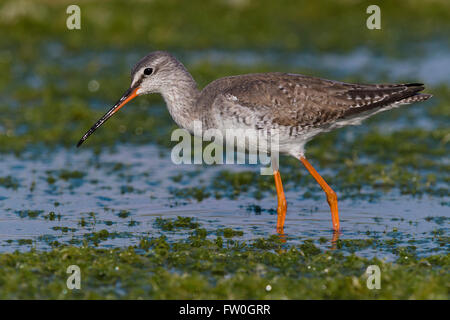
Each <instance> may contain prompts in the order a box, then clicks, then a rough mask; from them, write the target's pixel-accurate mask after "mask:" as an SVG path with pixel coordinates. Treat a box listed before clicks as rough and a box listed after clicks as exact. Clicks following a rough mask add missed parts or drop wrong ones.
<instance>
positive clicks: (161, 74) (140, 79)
mask: <svg viewBox="0 0 450 320" xmlns="http://www.w3.org/2000/svg"><path fill="white" fill-rule="evenodd" d="M180 68H181V69H183V70H184V67H183V65H182V64H181V63H180V62H179V61H178V60H177V59H176V58H175V57H174V56H172V55H171V54H170V53H168V52H165V51H155V52H152V53H150V54H148V55H146V56H145V57H144V58H142V59H141V60H140V61H139V62H138V63H137V64H136V65H135V66H134V67H133V69H132V71H131V86H130V88H129V89H128V90H127V91H126V92H125V93H124V94H123V95H122V97H121V98H120V99H119V100H118V101H117V102H116V104H114V106H113V107H112V108H111V109H110V110H109V111H108V112H107V113H106V114H105V115H104V116H103V117H101V118H100V119H99V120H98V121H97V122H96V123H95V124H94V125H93V126H92V127H91V128H90V129H89V130H88V131H87V132H86V133H85V134H84V136H83V137H82V138H81V139H80V141H79V142H78V144H77V147H79V146H80V145H81V144H82V143H83V142H84V141H85V140H86V139H87V138H88V137H89V136H90V135H91V134H92V133H94V131H95V130H97V129H98V128H99V127H100V126H101V125H102V124H103V123H105V122H106V121H107V120H108V119H109V118H111V117H112V116H113V115H114V114H115V113H116V112H117V111H119V109H120V108H122V107H123V106H124V105H126V104H127V103H128V102H130V101H131V100H132V99H134V98H135V97H137V96H139V95H143V94H150V93H161V91H162V90H163V89H164V88H169V87H170V86H171V84H172V83H175V82H177V81H178V80H179V79H177V72H174V71H175V70H177V69H180Z"/></svg>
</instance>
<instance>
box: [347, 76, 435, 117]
mask: <svg viewBox="0 0 450 320" xmlns="http://www.w3.org/2000/svg"><path fill="white" fill-rule="evenodd" d="M424 89H425V86H424V84H423V83H405V84H391V85H388V84H379V85H373V86H366V87H361V88H357V89H353V90H352V89H351V90H349V91H348V92H347V93H346V94H347V96H348V97H350V98H353V100H354V101H355V104H354V105H352V106H351V107H350V108H348V109H347V110H346V112H345V113H344V115H343V116H344V118H345V117H349V116H354V115H356V114H359V113H366V112H368V111H372V110H373V111H374V112H376V111H377V110H378V109H381V108H384V107H387V106H391V105H392V106H393V107H395V106H396V105H399V104H409V103H413V102H419V101H425V100H427V99H429V98H431V97H432V95H431V94H425V93H420V92H421V91H422V90H424ZM361 97H362V98H361ZM358 98H359V99H358Z"/></svg>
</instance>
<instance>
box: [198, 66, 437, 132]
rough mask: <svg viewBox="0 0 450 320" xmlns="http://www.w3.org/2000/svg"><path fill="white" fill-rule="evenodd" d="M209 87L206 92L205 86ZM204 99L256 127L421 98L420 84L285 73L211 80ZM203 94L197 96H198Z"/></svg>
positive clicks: (309, 123)
mask: <svg viewBox="0 0 450 320" xmlns="http://www.w3.org/2000/svg"><path fill="white" fill-rule="evenodd" d="M210 86H211V88H208V87H210ZM208 87H206V88H205V89H204V90H203V91H204V96H205V97H208V96H209V99H210V100H213V101H212V105H215V106H216V108H218V109H219V110H218V111H219V112H220V113H222V116H223V113H226V116H234V117H236V118H237V119H238V121H243V122H245V123H246V124H249V125H254V126H256V127H264V126H266V127H267V126H268V124H269V123H268V122H270V124H271V125H278V126H287V127H299V128H304V127H321V126H324V125H328V124H330V123H334V122H336V121H338V120H341V119H347V118H351V117H354V116H358V115H359V114H363V113H366V114H367V113H371V112H376V111H377V110H379V109H381V108H383V107H386V106H390V105H393V104H398V103H412V102H416V101H422V100H426V99H428V98H429V97H431V96H430V95H426V94H419V92H420V91H422V90H423V89H424V86H423V85H422V84H419V83H409V84H351V83H345V82H339V81H332V80H326V79H320V78H315V77H308V76H303V75H298V74H288V73H265V74H249V75H242V76H235V77H227V78H222V79H219V80H216V81H215V82H213V83H211V84H210V85H209V86H208ZM202 93H203V92H202Z"/></svg>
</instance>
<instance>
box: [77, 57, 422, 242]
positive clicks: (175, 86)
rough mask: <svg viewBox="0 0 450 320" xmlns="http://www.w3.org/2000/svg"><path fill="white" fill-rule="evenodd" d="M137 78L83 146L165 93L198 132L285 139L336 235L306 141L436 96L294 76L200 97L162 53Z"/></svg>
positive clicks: (180, 120) (230, 86) (403, 87)
mask: <svg viewBox="0 0 450 320" xmlns="http://www.w3.org/2000/svg"><path fill="white" fill-rule="evenodd" d="M131 78H132V81H131V86H130V88H129V89H128V90H127V91H126V92H125V94H124V95H123V96H122V97H121V98H120V100H119V101H118V102H117V103H116V104H115V105H114V106H113V107H112V108H111V110H109V111H108V112H107V113H106V114H105V115H104V116H103V117H102V118H101V119H100V120H99V121H98V122H97V123H96V124H95V125H94V126H93V127H92V128H91V129H89V131H88V132H86V134H85V135H84V136H83V137H82V138H81V140H80V141H79V142H78V145H77V146H80V145H81V144H82V143H83V141H84V140H86V139H87V138H88V137H89V136H90V135H91V134H92V133H93V132H94V131H95V130H96V129H97V128H98V127H100V126H101V125H102V124H103V123H104V122H105V121H106V120H108V119H109V118H110V117H111V116H112V115H113V114H114V113H115V112H117V111H118V110H119V109H120V108H122V107H123V106H124V105H125V104H126V103H127V102H129V101H130V100H131V99H133V98H135V97H136V96H138V95H143V94H149V93H160V94H161V95H162V96H163V98H164V100H165V101H166V104H167V108H168V109H169V112H170V114H171V116H172V118H173V120H174V121H175V122H176V123H177V124H178V125H179V126H180V127H182V128H185V129H187V130H189V131H190V132H191V133H192V132H193V131H194V130H193V123H194V121H195V120H198V121H201V123H202V128H203V130H205V129H210V128H215V129H218V130H220V131H224V130H226V129H230V130H237V129H247V128H248V129H255V130H256V131H257V132H262V131H265V132H267V131H268V130H270V129H274V130H277V132H278V133H279V152H280V153H284V154H289V155H292V156H294V157H296V158H297V159H299V160H300V161H301V162H302V163H303V165H304V166H305V167H306V169H307V170H308V171H309V172H310V173H311V174H312V176H313V177H314V178H315V179H316V181H317V182H318V183H319V184H320V186H321V187H322V189H323V190H324V191H325V193H326V196H327V200H328V204H329V205H330V209H331V217H332V224H333V229H334V230H339V217H338V205H337V196H336V193H335V192H334V191H333V190H332V189H331V188H330V187H329V186H328V184H327V183H326V182H325V180H324V179H323V178H322V177H321V176H320V175H319V174H318V173H317V171H316V170H315V169H314V168H313V167H312V166H311V164H310V163H309V162H308V161H307V160H306V158H305V155H304V146H305V144H306V142H308V141H309V140H310V139H312V138H313V137H314V136H316V135H317V134H319V133H321V132H326V131H329V130H332V129H335V128H339V127H342V126H346V125H349V124H358V123H359V122H360V121H361V120H363V119H365V118H367V117H369V116H372V115H374V114H376V113H378V112H381V111H384V110H388V109H392V108H394V107H397V106H398V105H401V104H408V103H412V102H417V101H424V100H426V99H428V98H430V97H431V95H429V94H421V93H420V91H422V90H423V89H424V86H423V85H422V84H420V83H407V84H350V83H344V82H339V81H332V80H325V79H319V78H313V77H308V76H303V75H299V74H289V73H262V74H246V75H239V76H232V77H225V78H221V79H218V80H216V81H213V82H212V83H210V84H209V85H208V86H206V87H205V88H204V89H203V90H202V91H199V90H198V89H197V84H196V82H195V80H194V79H193V78H192V76H191V75H190V74H189V72H188V71H187V70H186V68H185V67H184V66H183V65H182V64H181V63H180V62H179V61H178V60H177V59H176V58H175V57H173V56H172V55H171V54H169V53H167V52H162V51H156V52H152V53H150V54H149V55H147V56H145V57H144V58H143V59H141V60H140V61H139V62H138V63H137V64H136V65H135V66H134V68H133V70H132V72H131ZM272 164H273V166H272V167H273V169H274V177H275V186H276V190H277V195H278V208H277V212H278V220H277V230H278V232H279V233H282V232H283V226H284V219H285V215H286V208H287V205H286V199H285V196H284V191H283V186H282V183H281V177H280V173H279V170H278V162H277V161H273V163H272Z"/></svg>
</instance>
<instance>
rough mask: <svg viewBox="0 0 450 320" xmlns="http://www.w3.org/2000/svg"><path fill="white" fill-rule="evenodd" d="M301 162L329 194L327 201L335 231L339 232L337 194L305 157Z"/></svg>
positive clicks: (301, 158)
mask: <svg viewBox="0 0 450 320" xmlns="http://www.w3.org/2000/svg"><path fill="white" fill-rule="evenodd" d="M300 161H301V162H302V163H303V165H304V166H305V167H306V169H308V171H309V173H311V175H312V176H313V177H314V179H316V181H317V182H318V183H319V184H320V186H321V187H322V189H323V191H325V193H326V194H327V201H328V204H329V205H330V209H331V221H332V223H333V229H334V230H335V231H337V230H339V214H338V204H337V195H336V192H334V191H333V189H331V188H330V186H329V185H328V184H327V183H326V182H325V180H323V178H322V177H321V176H320V174H318V173H317V171H316V169H314V168H313V166H312V165H311V164H310V163H309V162H308V160H306V158H305V157H300Z"/></svg>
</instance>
